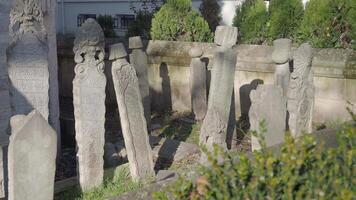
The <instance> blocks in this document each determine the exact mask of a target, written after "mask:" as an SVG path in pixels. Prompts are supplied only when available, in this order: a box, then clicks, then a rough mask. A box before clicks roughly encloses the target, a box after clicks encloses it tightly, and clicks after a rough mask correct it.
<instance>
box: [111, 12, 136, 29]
mask: <svg viewBox="0 0 356 200" xmlns="http://www.w3.org/2000/svg"><path fill="white" fill-rule="evenodd" d="M134 20H135V15H116V17H115V18H114V21H115V24H114V27H115V28H118V29H127V28H128V26H129V25H130V23H131V22H133V21H134Z"/></svg>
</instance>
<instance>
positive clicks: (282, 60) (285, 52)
mask: <svg viewBox="0 0 356 200" xmlns="http://www.w3.org/2000/svg"><path fill="white" fill-rule="evenodd" d="M291 47H292V40H290V39H284V38H282V39H277V40H274V41H273V52H272V60H273V61H274V62H275V64H276V68H275V72H274V84H275V85H279V86H281V87H282V89H283V95H285V96H286V95H287V90H288V85H289V77H290V67H289V61H290V57H291Z"/></svg>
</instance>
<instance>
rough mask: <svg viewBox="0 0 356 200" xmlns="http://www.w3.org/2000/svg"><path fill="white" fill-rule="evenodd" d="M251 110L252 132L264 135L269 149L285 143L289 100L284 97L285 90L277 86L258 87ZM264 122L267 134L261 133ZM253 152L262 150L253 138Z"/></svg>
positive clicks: (253, 95)
mask: <svg viewBox="0 0 356 200" xmlns="http://www.w3.org/2000/svg"><path fill="white" fill-rule="evenodd" d="M250 97H251V103H252V104H251V108H250V112H249V117H250V124H251V128H250V130H251V131H256V132H257V133H258V134H262V135H263V136H264V138H265V142H266V145H267V147H269V146H273V145H275V144H278V143H282V142H283V141H284V134H285V127H286V114H287V108H286V104H287V100H286V97H285V96H284V95H283V89H282V88H281V87H280V86H277V85H258V87H257V89H256V90H252V91H251V94H250ZM262 121H264V122H265V125H266V127H264V128H266V129H267V130H266V131H267V132H265V133H263V132H260V128H262V127H260V123H261V122H262ZM251 144H252V150H258V149H260V148H261V144H260V143H259V142H258V139H257V138H256V137H254V136H251Z"/></svg>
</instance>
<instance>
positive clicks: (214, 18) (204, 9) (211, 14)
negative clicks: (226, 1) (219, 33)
mask: <svg viewBox="0 0 356 200" xmlns="http://www.w3.org/2000/svg"><path fill="white" fill-rule="evenodd" d="M199 10H200V13H201V14H202V16H203V17H204V19H205V20H206V21H207V22H208V24H209V27H210V30H211V31H212V32H215V29H216V27H217V26H218V25H219V23H220V21H221V8H220V5H219V4H218V2H217V0H204V1H203V3H202V4H201V5H200V7H199Z"/></svg>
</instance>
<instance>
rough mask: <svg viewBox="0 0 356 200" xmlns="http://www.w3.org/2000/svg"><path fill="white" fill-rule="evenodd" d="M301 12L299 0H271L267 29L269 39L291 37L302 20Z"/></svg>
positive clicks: (302, 10)
mask: <svg viewBox="0 0 356 200" xmlns="http://www.w3.org/2000/svg"><path fill="white" fill-rule="evenodd" d="M303 12H304V7H303V2H302V1H301V0H271V1H270V5H269V14H270V21H269V29H268V35H269V38H270V40H275V39H278V38H290V39H293V38H294V36H295V34H296V32H297V30H298V28H299V26H300V23H301V21H302V18H303Z"/></svg>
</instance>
